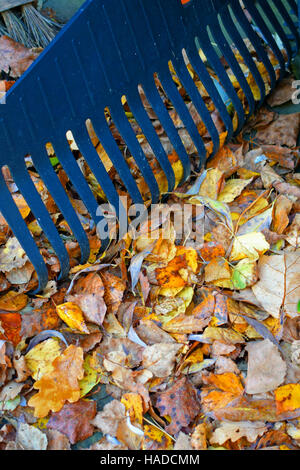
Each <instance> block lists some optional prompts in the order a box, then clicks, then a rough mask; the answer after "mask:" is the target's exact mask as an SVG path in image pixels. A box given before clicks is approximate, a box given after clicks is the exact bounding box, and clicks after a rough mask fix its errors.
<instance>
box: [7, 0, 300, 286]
mask: <svg viewBox="0 0 300 470" xmlns="http://www.w3.org/2000/svg"><path fill="white" fill-rule="evenodd" d="M184 3H185V5H183V4H182V2H181V0H168V1H167V2H166V1H164V0H88V1H87V2H86V3H85V4H84V5H83V7H82V8H81V9H80V11H79V12H78V13H77V14H76V15H75V17H74V18H73V19H72V20H71V21H70V22H69V23H68V24H67V25H66V27H65V28H64V29H63V30H62V31H61V33H60V34H59V35H58V36H57V37H56V39H55V40H54V41H53V42H52V44H51V45H50V46H49V47H48V48H47V49H46V50H45V51H44V52H43V53H42V54H41V56H40V57H39V58H38V59H37V60H36V62H35V63H34V64H33V65H32V66H31V67H30V69H29V70H28V71H27V72H26V73H25V74H24V75H23V76H22V77H21V79H20V80H19V81H18V82H17V84H16V85H15V86H14V87H12V89H11V90H10V91H9V92H8V94H7V96H6V104H3V105H1V106H0V164H1V167H3V166H5V165H7V166H8V167H9V169H10V172H11V175H12V177H13V179H14V181H15V183H16V185H17V186H18V189H19V190H20V192H21V193H22V195H23V196H24V198H25V200H26V202H27V203H28V205H29V207H30V208H31V210H32V213H33V214H34V216H35V217H36V219H37V221H38V223H39V224H40V226H41V228H42V230H43V231H44V234H45V235H46V237H47V238H48V240H49V242H50V243H51V245H52V247H53V249H54V251H55V253H56V254H57V256H58V259H59V261H60V266H61V277H63V276H66V275H67V273H68V270H69V257H68V253H67V250H66V248H65V246H64V243H63V241H62V239H61V237H60V235H59V233H58V231H57V229H56V227H55V225H54V223H53V221H52V219H51V217H50V215H49V213H48V211H47V209H46V207H45V205H44V203H43V201H42V199H41V197H40V195H39V193H38V191H37V190H36V187H35V185H34V183H33V182H32V179H31V177H30V176H29V173H28V170H27V168H26V164H25V156H26V155H30V156H31V158H32V162H33V165H34V167H35V169H36V171H37V172H38V173H39V175H40V177H41V179H42V180H43V181H44V183H45V185H46V187H47V189H48V191H49V192H50V194H51V195H52V197H53V199H54V200H55V202H56V204H57V206H58V208H59V210H60V211H61V213H62V214H63V216H64V218H65V220H66V221H67V223H68V224H69V227H70V228H71V230H72V232H73V234H74V237H75V238H76V239H77V241H78V243H79V245H80V248H81V257H82V262H85V261H86V260H87V258H88V256H89V242H88V238H87V235H86V233H85V231H84V229H83V227H82V225H81V223H80V220H79V218H78V216H77V214H76V212H75V210H74V209H73V207H72V204H71V202H70V200H69V198H68V196H67V193H66V191H65V188H63V186H62V184H61V182H60V180H59V178H58V176H57V174H56V173H55V170H54V169H53V167H52V165H51V163H50V160H49V157H48V154H47V152H46V147H45V145H46V144H47V143H48V142H51V144H52V146H53V148H54V150H55V154H56V156H57V157H58V159H59V161H60V163H61V165H62V167H63V169H64V170H65V172H66V174H67V175H68V177H69V180H70V182H71V183H72V184H73V187H74V188H75V190H76V192H77V193H78V195H79V197H80V198H81V200H82V201H83V203H84V204H85V206H86V208H87V209H88V211H89V213H90V215H91V217H92V218H93V220H94V221H95V224H98V222H99V221H101V220H102V219H103V215H102V214H101V213H99V209H98V202H97V200H96V198H95V196H94V195H93V192H92V191H91V189H90V186H89V185H88V183H87V181H86V180H85V178H84V176H83V174H82V172H81V170H80V168H79V166H78V164H77V162H76V159H75V158H74V155H73V153H72V151H71V149H70V146H69V144H68V141H67V138H66V133H67V132H68V131H69V130H71V131H72V134H73V136H74V138H75V141H76V143H77V146H78V148H79V150H80V152H81V154H82V156H83V157H84V159H85V161H86V162H87V164H88V165H89V167H90V169H91V171H92V172H93V174H94V176H95V177H96V179H97V180H98V182H99V184H100V186H101V188H102V190H103V192H104V193H105V195H106V197H107V200H108V201H109V203H111V204H112V205H113V206H114V207H115V208H116V211H117V214H118V216H121V215H122V214H121V213H120V212H122V211H123V209H122V206H120V204H119V202H120V201H119V194H118V192H117V189H116V187H115V184H114V181H112V179H111V178H110V176H109V174H108V173H107V172H106V170H105V166H104V164H103V162H102V161H101V159H100V158H99V155H98V153H97V151H96V150H95V148H94V146H93V144H92V141H91V138H90V135H89V132H88V130H87V126H86V121H87V119H90V120H91V122H92V124H93V127H94V130H95V132H96V134H97V137H98V139H99V141H100V142H101V144H102V146H103V147H104V149H105V151H106V153H107V155H108V156H109V158H110V159H111V162H112V164H113V165H114V168H115V170H116V171H117V173H118V175H119V177H120V179H121V180H122V181H123V184H124V186H125V187H126V190H127V191H128V193H129V195H130V197H131V198H132V200H133V202H134V203H143V197H142V195H141V193H140V190H139V187H138V185H137V183H136V180H135V179H134V177H133V174H132V172H131V171H130V168H129V166H128V164H127V162H126V159H125V158H124V156H123V154H122V152H121V151H120V148H119V146H118V143H117V142H116V140H115V138H114V137H113V134H112V132H111V129H110V127H109V125H108V123H107V119H106V117H105V113H104V109H106V108H108V109H109V112H110V116H111V118H112V120H113V122H114V125H115V126H116V128H117V129H118V132H119V133H120V135H121V136H122V139H123V140H124V142H125V144H126V146H127V147H128V149H129V152H130V154H131V156H132V157H133V158H134V160H135V162H136V165H137V166H138V168H139V170H140V172H141V174H142V176H143V178H144V180H145V182H146V183H147V185H148V188H149V192H150V193H151V198H152V202H153V203H155V202H157V201H158V200H159V197H160V193H159V186H158V183H157V181H156V179H155V176H154V174H153V171H152V169H151V166H150V164H149V161H148V159H147V157H146V155H145V153H144V151H143V149H142V147H141V145H140V144H139V141H138V139H137V137H136V135H135V132H134V130H133V128H132V126H131V124H130V122H129V120H128V118H127V116H126V113H125V111H124V108H123V106H122V102H121V98H122V96H124V95H125V96H126V99H127V103H128V105H129V107H130V110H131V112H132V114H133V116H134V118H135V120H136V122H137V123H138V125H139V126H140V128H141V130H142V132H143V134H144V135H145V137H146V139H147V141H148V143H149V144H150V146H151V149H152V151H153V158H156V160H157V161H158V163H159V165H160V167H161V169H162V170H163V171H164V173H165V175H166V178H167V181H168V190H169V191H172V190H173V189H174V187H175V174H174V171H173V168H172V165H171V163H170V161H169V158H168V156H167V153H166V151H165V148H164V146H163V145H162V143H161V140H160V139H159V137H158V135H157V133H156V131H155V128H154V126H153V124H152V122H151V120H150V118H149V116H148V113H147V111H146V109H145V106H144V103H143V101H142V99H141V95H140V93H139V85H141V86H142V88H143V91H144V93H145V95H146V97H147V100H148V102H149V103H150V105H151V107H152V109H153V110H154V112H155V113H156V116H157V118H158V119H159V121H160V123H161V124H162V127H163V129H164V131H165V133H166V135H167V136H168V138H169V141H170V143H171V144H172V146H173V148H174V150H175V151H176V153H177V155H178V157H179V159H180V161H181V163H182V166H183V169H184V177H183V179H184V180H185V179H186V178H188V176H189V172H190V157H189V155H188V153H187V151H186V149H185V146H184V144H183V142H182V140H181V138H180V135H179V133H178V130H177V129H176V127H175V125H174V123H173V121H172V119H171V117H170V114H169V112H168V109H167V107H166V106H165V103H164V100H163V98H162V95H161V93H160V92H159V90H158V88H157V85H156V82H155V78H154V75H157V76H158V78H159V82H160V84H161V86H162V87H163V90H164V92H165V94H166V96H167V97H168V100H169V101H170V102H171V103H172V106H173V107H174V108H175V109H176V111H177V113H178V115H179V117H180V119H181V121H182V123H183V124H184V126H185V128H186V130H187V131H188V133H189V135H190V137H191V138H192V140H193V143H194V145H195V147H196V149H197V152H198V154H199V156H200V158H201V161H202V163H203V161H204V160H205V158H206V153H207V152H206V148H205V145H204V142H203V139H202V138H201V136H200V134H199V132H198V129H197V126H196V124H195V122H194V120H193V118H192V116H191V113H190V111H189V108H188V107H187V106H186V104H185V102H184V100H183V99H182V96H181V94H180V92H179V90H178V87H177V86H176V83H175V81H174V80H173V78H172V74H171V72H170V67H169V63H170V61H171V62H172V64H173V67H174V69H175V71H176V74H177V77H178V78H179V80H180V82H181V84H182V85H183V87H184V88H185V90H186V92H187V94H188V95H189V97H190V99H191V101H192V103H193V105H194V107H195V108H196V110H197V112H198V113H199V115H200V117H201V119H202V120H203V122H204V124H205V126H206V129H207V131H208V133H209V135H210V137H211V139H212V142H213V147H214V152H216V151H217V150H218V149H219V146H220V139H219V133H218V130H217V128H216V126H215V124H214V121H213V119H212V117H211V114H210V112H209V110H208V108H207V103H206V102H205V100H204V99H203V97H202V96H201V94H200V93H199V90H198V88H197V87H196V85H195V83H194V81H193V79H192V77H191V74H190V72H189V70H188V68H187V63H186V58H188V60H189V63H190V64H191V66H192V67H193V69H194V71H195V73H196V74H197V76H198V77H199V79H200V80H201V82H202V84H203V86H204V88H205V89H206V91H207V93H208V95H209V96H210V98H211V100H212V102H213V104H214V106H215V108H216V109H217V110H218V112H219V115H220V117H221V119H222V120H223V123H224V126H225V128H226V131H227V133H228V139H230V138H231V137H232V136H234V135H236V134H237V133H238V132H239V131H240V130H241V128H242V126H243V124H244V123H245V121H246V120H247V118H248V117H249V116H250V115H251V114H253V113H254V112H255V110H256V108H257V107H258V106H259V105H260V104H261V103H262V102H263V100H264V98H265V95H266V85H265V82H264V80H263V78H262V76H261V73H260V70H259V67H258V63H259V62H261V63H262V64H264V66H265V69H266V71H267V74H268V77H269V83H270V86H271V88H274V86H275V85H276V82H277V79H278V78H281V77H282V76H283V75H284V74H285V72H286V67H287V65H288V64H289V63H290V61H291V58H292V56H293V53H294V52H295V50H297V49H298V46H299V36H298V31H297V28H296V26H295V23H294V18H293V16H294V15H296V14H297V5H296V2H295V1H294V0H272V1H271V0H258V1H257V2H253V0H244V1H243V5H244V7H246V9H247V11H248V13H247V14H246V13H245V10H244V7H243V6H242V4H241V2H240V1H239V0H187V1H185V2H184ZM250 16H251V18H250ZM244 38H247V41H248V42H247V43H246V42H245V41H244ZM249 44H250V45H251V47H252V49H253V50H254V51H255V53H254V52H253V51H251V49H249V47H248V45H249ZM293 45H294V46H295V47H294V49H293V48H292V47H293ZM199 46H200V47H201V49H202V52H203V53H204V54H205V57H206V61H204V59H203V58H201V57H203V55H201V57H200V55H199ZM266 46H267V47H268V49H269V50H271V51H272V53H273V54H274V57H276V59H277V63H278V65H277V66H274V65H273V64H272V62H271V60H270V55H269V54H268V52H267V47H266ZM233 47H234V48H235V49H236V51H238V53H239V54H240V56H242V58H243V60H244V64H245V65H246V66H247V68H248V70H249V74H251V75H252V77H253V79H254V81H255V83H256V85H257V87H258V89H259V90H260V99H259V100H258V101H256V100H255V97H254V94H253V92H252V89H251V87H250V85H249V80H247V76H246V75H245V74H244V72H243V70H242V68H241V65H240V64H239V62H238V61H237V59H236V56H235V52H234V49H233ZM224 59H225V60H226V65H224ZM276 67H277V68H278V71H276ZM229 68H230V70H231V72H232V73H233V74H234V75H235V77H236V80H237V81H238V82H239V84H240V87H241V89H242V90H243V93H244V96H245V98H246V100H247V105H248V112H247V113H246V111H245V107H244V106H243V103H242V102H241V100H240V98H239V95H238V94H237V92H236V89H235V88H234V86H233V84H232V81H231V80H230V78H229V75H228V69H229ZM208 69H211V70H212V71H213V73H214V75H215V77H217V80H218V82H219V85H218V84H217V82H216V79H215V78H213V77H212V74H211V73H209V72H208ZM220 86H221V88H222V89H223V91H224V93H226V96H227V97H228V99H229V100H230V103H231V106H230V108H231V110H232V109H234V110H235V111H236V113H237V117H238V126H237V128H236V129H234V126H233V122H232V114H231V111H230V109H229V107H228V105H226V104H225V103H224V99H223V97H222V94H221V93H220ZM120 207H121V209H120ZM0 210H1V212H2V214H3V216H4V217H5V219H6V221H7V223H8V224H9V225H10V227H11V229H12V231H13V232H14V234H15V236H16V237H17V238H18V240H19V241H20V243H21V245H22V247H23V248H24V250H25V251H26V252H27V254H28V256H29V258H30V260H31V262H32V264H33V265H34V267H35V269H36V271H37V274H38V277H39V289H42V288H43V287H44V286H45V284H46V283H47V281H48V272H47V268H46V265H45V262H44V260H43V257H42V256H41V254H40V251H39V249H38V247H37V245H36V243H35V241H34V239H33V237H32V235H31V233H30V231H29V229H28V228H27V225H26V223H25V222H24V220H23V218H22V216H21V214H20V212H19V210H18V208H17V206H16V205H15V203H14V200H13V198H12V196H11V194H10V191H9V189H8V187H7V185H6V182H5V180H4V178H3V176H2V175H1V177H0ZM106 242H107V240H106V241H105V240H103V248H105V243H106Z"/></svg>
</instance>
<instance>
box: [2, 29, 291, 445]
mask: <svg viewBox="0 0 300 470" xmlns="http://www.w3.org/2000/svg"><path fill="white" fill-rule="evenodd" d="M0 47H2V49H3V50H5V54H3V55H2V61H3V63H1V62H0V65H1V66H0V68H1V69H2V70H3V72H2V78H3V80H2V85H3V87H2V89H8V88H9V87H10V86H11V84H12V83H13V81H14V79H17V78H18V77H19V76H20V75H21V74H22V73H23V72H24V70H25V69H26V68H27V66H28V65H29V64H30V63H31V62H32V60H34V58H35V57H36V55H37V54H38V52H36V51H27V50H24V49H22V48H18V50H16V49H15V47H16V45H14V44H12V42H11V41H10V40H8V39H7V38H4V37H2V38H0ZM11 51H13V54H11ZM253 56H254V57H255V53H254V52H253ZM272 60H273V63H274V58H272ZM258 66H259V67H260V70H261V73H262V75H263V76H264V78H265V82H266V87H267V86H268V81H267V79H266V73H265V71H264V68H263V67H262V64H259V63H258ZM191 73H192V74H193V71H192V70H191ZM231 78H232V81H233V83H234V84H235V87H236V89H237V90H238V92H239V96H240V97H241V99H242V100H243V99H244V98H243V93H242V91H241V90H239V85H238V83H236V82H234V77H231ZM194 79H195V82H196V83H197V85H198V88H199V91H200V92H201V93H202V96H203V97H204V99H205V100H206V103H207V104H208V105H209V99H210V98H209V97H208V96H207V95H205V90H203V89H202V88H201V82H200V81H199V79H197V77H195V76H194ZM248 79H249V83H250V85H251V87H252V89H253V90H254V91H256V92H257V90H255V84H254V82H253V80H252V77H251V76H249V75H248ZM174 80H175V82H176V76H175V74H174ZM292 80H293V78H292V77H287V78H286V79H285V80H284V81H283V82H282V83H281V85H280V86H279V87H278V89H277V90H276V91H275V93H274V94H273V95H271V97H270V98H269V100H268V104H267V105H266V106H264V107H263V108H261V110H260V111H259V112H258V113H256V115H255V116H254V117H253V118H252V119H251V120H250V121H249V122H248V125H247V127H246V129H244V131H243V134H241V135H240V136H238V138H236V139H235V141H234V142H233V143H228V144H224V142H225V138H226V132H225V129H224V127H222V126H223V124H222V122H220V118H219V116H218V114H217V112H216V110H215V109H214V108H213V105H212V104H211V112H212V116H213V118H214V121H215V123H216V124H217V126H218V129H219V131H220V134H221V138H222V139H223V145H222V148H221V149H220V151H219V152H218V153H217V154H216V155H215V156H214V157H213V158H212V159H210V160H209V162H208V164H207V167H206V169H205V170H202V171H201V173H200V176H199V173H196V171H194V172H193V174H192V177H191V179H190V180H189V181H188V182H187V183H185V185H184V186H181V187H179V188H178V189H177V190H176V192H174V193H173V194H171V195H169V198H168V204H169V205H171V204H173V203H176V205H177V207H179V209H178V210H179V211H180V208H183V207H184V206H187V205H188V206H191V207H192V209H193V211H196V209H198V212H197V211H196V212H195V213H196V214H197V216H196V217H194V222H193V227H192V229H193V233H194V234H197V233H199V234H200V235H201V236H200V239H199V240H200V241H199V240H198V241H197V239H196V241H195V240H192V239H191V238H192V237H186V236H185V237H184V238H182V239H178V238H177V236H176V231H175V227H174V225H173V223H172V220H171V219H169V218H168V217H167V210H166V209H165V210H164V211H163V212H162V216H160V217H158V216H157V217H155V215H154V216H153V214H152V218H151V219H150V218H149V220H148V221H146V222H144V224H143V226H142V230H141V232H140V233H139V236H138V237H137V238H135V239H134V238H133V237H131V236H130V234H127V235H126V236H125V237H124V239H123V240H121V241H119V242H114V243H112V244H111V246H110V247H109V249H108V250H107V252H106V253H104V255H101V256H102V257H100V256H99V250H100V245H101V243H100V241H99V239H98V237H97V234H96V230H95V227H94V226H93V224H92V223H91V220H90V217H89V215H88V212H87V210H86V209H85V207H84V205H83V204H82V202H81V201H80V199H79V198H78V195H76V192H75V190H74V188H73V187H72V184H71V182H69V181H68V178H67V176H66V174H65V173H64V171H63V170H62V168H61V166H60V164H59V161H58V160H57V158H56V156H55V154H54V152H53V149H51V148H48V151H49V156H50V158H51V161H52V164H53V167H54V168H55V170H56V172H57V174H58V176H59V178H60V181H61V182H62V184H63V185H64V187H65V188H66V190H67V192H68V195H69V197H70V200H71V201H72V204H73V206H74V208H75V209H76V211H77V214H78V215H79V217H80V220H81V222H82V224H83V225H84V227H85V229H86V230H87V233H88V236H89V240H90V244H91V256H90V260H89V263H88V264H86V265H84V266H81V265H80V264H79V258H80V250H79V247H78V244H77V242H76V240H74V238H73V237H72V233H71V231H70V229H69V227H68V225H67V223H66V222H65V221H64V220H63V218H62V216H61V214H60V213H59V211H58V209H57V207H56V205H55V203H54V201H53V200H52V198H51V196H50V195H49V194H48V192H47V190H46V188H45V185H44V182H43V181H41V180H40V178H39V176H38V175H37V173H36V172H35V170H34V168H33V166H32V162H31V161H30V156H27V159H26V161H27V166H28V171H29V172H30V174H31V177H32V179H33V181H34V183H35V185H36V187H37V188H38V190H39V193H40V194H41V197H42V199H43V201H44V203H45V205H46V207H47V209H48V211H49V212H50V214H51V216H52V219H53V221H54V222H55V224H56V227H57V228H58V230H59V231H60V233H61V235H62V237H63V239H64V241H65V243H66V246H67V249H68V252H69V254H70V259H71V271H70V277H69V279H67V280H66V281H57V276H58V273H59V262H58V259H57V257H56V255H55V253H54V252H53V250H52V248H51V246H50V245H49V243H48V241H47V239H46V238H45V236H44V234H43V232H42V230H41V228H40V227H39V225H38V223H37V221H36V220H35V219H34V217H33V215H32V213H31V210H30V208H29V207H28V206H27V204H26V201H25V200H24V199H23V197H22V195H21V194H19V192H18V188H17V187H16V185H15V183H14V182H13V180H12V178H11V175H10V173H9V171H8V170H7V171H6V172H5V174H4V176H5V178H6V182H7V184H8V186H9V188H10V191H11V193H12V194H13V197H14V200H15V202H16V204H17V205H18V207H19V210H20V211H21V213H22V216H23V218H24V219H25V220H26V222H27V223H28V226H29V228H30V230H31V232H32V234H33V236H34V237H35V240H36V242H37V244H38V246H39V247H40V249H41V252H42V254H43V256H44V259H45V262H46V263H47V266H48V270H49V279H50V281H49V283H48V286H47V288H46V290H45V291H44V292H41V293H40V294H39V295H31V294H30V291H32V290H33V289H34V288H36V287H37V278H36V275H35V273H34V270H33V267H32V265H31V263H30V261H29V260H28V258H27V256H26V254H25V252H24V251H23V250H22V248H21V247H20V245H19V244H18V241H17V240H16V239H15V238H14V236H13V234H12V233H11V231H10V229H9V227H8V226H7V224H6V222H5V220H4V219H3V218H2V219H1V221H0V223H1V230H0V244H1V248H0V291H1V296H0V449H6V450H8V449H71V448H75V449H78V448H79V449H80V448H88V449H144V450H145V449H159V450H167V449H196V450H204V449H237V450H239V449H264V448H268V449H270V448H271V449H282V450H288V449H297V448H299V445H300V385H299V378H300V324H299V300H300V250H299V231H300V215H299V208H300V173H299V172H297V171H298V170H299V167H298V166H297V165H298V149H297V136H298V134H299V130H300V114H299V113H295V114H290V115H281V114H278V113H277V112H275V111H273V110H272V109H271V108H270V107H272V106H280V105H282V104H283V103H285V102H287V101H289V100H290V98H291V93H292V92H293V89H292ZM176 83H177V85H178V86H179V87H180V89H181V93H182V96H184V97H185V93H184V89H183V88H182V87H181V84H180V83H178V81H177V82H176ZM161 93H162V90H161ZM186 99H187V98H186ZM166 104H167V105H168V106H169V111H170V114H171V115H172V113H173V116H172V117H173V120H174V122H175V123H176V126H177V128H178V129H179V131H180V135H181V137H182V139H183V141H184V142H185V145H186V146H187V147H190V148H189V150H190V151H189V153H190V154H191V155H192V157H193V164H194V168H196V165H197V155H195V149H194V147H193V143H192V141H191V139H190V137H189V136H188V134H187V132H186V131H185V129H184V128H183V126H182V124H181V122H180V120H179V118H178V116H177V115H176V112H175V110H173V109H172V108H171V105H170V103H167V99H166ZM244 104H245V109H247V104H246V102H245V103H244ZM188 105H190V103H188ZM124 106H126V102H124ZM126 111H127V115H128V118H129V119H131V124H132V126H133V127H134V128H135V130H136V134H137V136H138V138H139V141H140V143H141V144H143V145H144V147H143V148H144V150H145V153H147V156H148V157H149V159H151V158H152V157H151V152H150V151H149V149H148V147H147V143H146V142H144V137H143V136H142V135H141V134H140V133H139V129H138V127H137V125H136V123H135V122H134V119H133V116H132V115H130V110H129V109H127V110H126ZM195 118H196V119H197V117H196V116H195ZM152 119H153V123H154V125H155V126H156V130H157V132H158V134H160V135H161V136H162V139H163V138H164V134H163V130H162V129H161V128H160V127H159V123H158V122H156V121H155V116H152ZM233 120H236V116H235V115H233ZM112 125H113V123H112ZM198 129H199V132H200V133H201V135H202V136H203V138H204V141H205V143H206V146H207V151H208V155H209V154H210V153H211V150H212V145H211V142H210V139H209V136H208V135H207V134H206V129H205V126H203V124H202V123H201V121H200V120H199V121H198ZM114 132H115V137H116V140H117V141H118V143H119V145H120V147H122V141H121V139H120V136H119V135H118V134H117V131H116V130H114ZM91 134H92V130H91ZM69 137H70V145H71V148H72V149H73V152H74V156H75V157H76V158H77V160H78V163H79V164H80V166H81V169H82V171H83V173H84V174H85V176H86V178H87V181H88V182H89V184H90V187H91V189H92V191H93V193H94V195H95V197H97V198H98V200H99V202H100V201H101V200H103V199H104V195H103V193H102V190H101V188H100V187H99V185H98V184H97V181H96V180H95V178H94V177H93V175H92V173H91V172H90V171H89V169H88V168H87V167H86V165H85V162H84V161H83V160H82V157H81V156H80V154H79V152H78V149H77V148H76V143H75V142H74V141H73V140H72V136H69ZM94 144H95V146H97V150H98V153H99V156H100V158H102V160H103V161H105V163H106V168H107V171H109V173H110V175H111V177H112V179H113V180H114V181H115V182H116V184H117V185H118V188H119V192H120V194H125V191H124V188H122V183H121V182H120V181H118V176H117V174H116V172H115V170H114V168H113V166H112V165H111V162H110V161H109V159H108V157H107V156H106V155H105V152H104V150H103V148H102V147H101V144H99V142H97V139H96V137H95V136H94ZM165 148H168V143H167V141H165ZM169 154H170V161H171V162H172V164H173V165H174V166H173V168H174V170H175V173H176V176H177V179H178V181H179V180H180V178H181V168H180V165H179V162H178V158H176V155H175V154H174V152H173V153H172V151H171V150H170V151H169ZM128 157H129V158H128V161H129V164H131V165H132V172H133V173H134V174H135V176H136V177H137V179H138V181H139V187H140V188H141V190H143V194H144V195H145V200H146V199H147V188H146V187H145V184H144V182H143V180H142V178H141V176H140V175H139V174H138V170H137V169H136V168H135V167H134V163H133V162H131V161H130V156H128ZM153 169H154V172H155V175H156V178H157V180H158V182H159V184H160V187H161V189H162V192H164V191H163V189H164V188H165V184H166V182H165V179H164V175H163V174H162V172H161V171H160V169H159V168H158V167H157V166H155V162H154V163H153ZM135 172H136V173H135ZM196 238H197V237H196Z"/></svg>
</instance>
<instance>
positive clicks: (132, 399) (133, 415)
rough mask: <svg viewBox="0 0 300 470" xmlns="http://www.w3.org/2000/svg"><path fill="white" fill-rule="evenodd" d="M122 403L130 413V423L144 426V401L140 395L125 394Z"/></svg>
mask: <svg viewBox="0 0 300 470" xmlns="http://www.w3.org/2000/svg"><path fill="white" fill-rule="evenodd" d="M121 403H123V405H124V406H125V408H126V410H127V411H129V416H130V421H131V423H132V424H134V423H138V424H140V425H142V424H143V400H142V397H141V396H140V395H139V394H138V393H125V394H124V395H123V396H122V399H121Z"/></svg>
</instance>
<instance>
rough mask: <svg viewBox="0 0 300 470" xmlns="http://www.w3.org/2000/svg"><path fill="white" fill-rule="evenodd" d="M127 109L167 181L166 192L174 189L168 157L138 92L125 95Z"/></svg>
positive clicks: (172, 174)
mask: <svg viewBox="0 0 300 470" xmlns="http://www.w3.org/2000/svg"><path fill="white" fill-rule="evenodd" d="M126 98H127V101H128V104H129V107H130V110H131V112H132V113H133V115H134V117H135V119H136V121H137V123H138V124H139V126H140V128H141V129H142V132H143V134H144V136H145V137H146V139H147V141H148V142H149V144H150V146H151V148H152V150H153V153H154V155H155V157H156V158H157V161H158V162H159V164H160V166H161V169H162V170H163V171H164V173H165V175H166V178H167V181H168V192H172V191H173V190H174V188H175V173H174V170H173V168H172V165H171V163H170V161H169V159H168V156H167V154H166V152H165V149H164V148H163V146H162V144H161V141H160V139H159V137H158V135H157V134H156V132H155V129H154V127H153V125H152V123H151V121H150V119H149V116H148V114H147V112H146V110H145V108H144V106H143V103H142V101H141V98H140V95H139V93H138V90H134V91H131V92H130V93H127V95H126Z"/></svg>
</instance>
